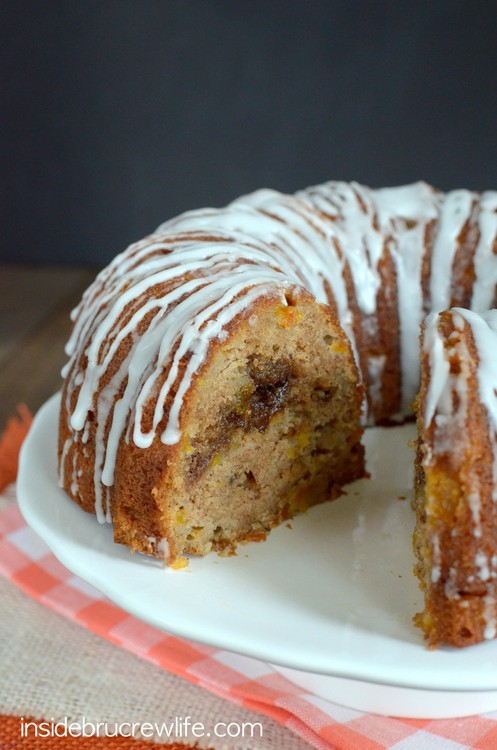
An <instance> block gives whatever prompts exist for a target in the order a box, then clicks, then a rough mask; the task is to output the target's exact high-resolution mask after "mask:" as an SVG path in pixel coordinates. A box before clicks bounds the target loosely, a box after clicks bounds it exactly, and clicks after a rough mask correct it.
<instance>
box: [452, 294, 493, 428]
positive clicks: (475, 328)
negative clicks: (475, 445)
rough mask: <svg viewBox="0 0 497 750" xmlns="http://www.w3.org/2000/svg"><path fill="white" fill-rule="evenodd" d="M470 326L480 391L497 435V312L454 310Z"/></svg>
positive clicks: (481, 398) (490, 422)
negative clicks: (477, 312)
mask: <svg viewBox="0 0 497 750" xmlns="http://www.w3.org/2000/svg"><path fill="white" fill-rule="evenodd" d="M454 313H457V314H458V315H459V316H460V317H461V318H464V320H465V321H466V322H467V323H468V324H469V325H470V327H471V332H472V335H473V340H474V342H475V346H476V350H477V353H478V368H477V374H478V391H479V396H480V400H481V402H482V404H483V405H484V406H485V408H486V410H487V414H488V421H489V427H490V434H491V436H493V438H494V441H495V436H496V434H497V310H489V311H487V312H485V313H483V314H482V315H478V314H476V313H474V312H472V311H471V310H463V309H462V308H460V307H457V308H454Z"/></svg>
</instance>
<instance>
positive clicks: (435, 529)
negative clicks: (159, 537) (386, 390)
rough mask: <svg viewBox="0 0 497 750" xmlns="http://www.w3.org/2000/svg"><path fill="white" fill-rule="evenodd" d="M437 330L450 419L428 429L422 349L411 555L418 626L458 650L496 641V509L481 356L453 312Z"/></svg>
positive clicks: (432, 640) (426, 360)
mask: <svg viewBox="0 0 497 750" xmlns="http://www.w3.org/2000/svg"><path fill="white" fill-rule="evenodd" d="M461 322H462V323H463V324H462V325H461ZM437 328H438V333H439V336H440V341H442V342H443V345H444V349H445V352H446V357H447V361H448V363H449V366H450V371H449V375H448V382H447V389H448V391H447V392H448V393H449V392H450V394H451V403H452V405H453V415H452V418H451V419H450V420H447V419H443V415H441V414H439V412H436V413H435V415H434V418H433V419H432V420H431V421H430V423H429V424H428V425H426V409H427V401H428V399H429V389H430V386H431V381H432V378H433V372H432V368H433V361H431V362H430V352H429V351H426V348H425V347H424V346H423V345H422V360H423V361H422V382H421V391H420V396H419V398H418V401H417V420H418V435H419V437H418V444H417V455H416V472H415V489H416V502H415V510H416V530H415V534H414V550H415V553H416V556H417V558H418V563H417V565H416V568H415V572H416V575H417V576H418V578H419V580H420V584H421V586H422V588H423V590H424V593H425V610H424V611H423V612H422V613H420V614H418V615H417V617H416V624H418V625H419V626H420V627H421V628H422V629H423V632H424V635H425V638H426V639H427V641H428V643H429V644H430V645H431V646H436V645H438V644H439V643H447V644H450V645H452V646H457V647H461V646H467V645H470V644H474V643H479V642H480V641H482V640H484V639H485V638H486V637H489V636H492V635H493V631H492V623H493V622H494V618H495V596H494V595H495V571H494V566H493V565H492V562H491V561H492V560H493V559H494V556H495V551H496V550H497V508H496V503H495V501H494V499H493V492H494V478H493V472H492V463H493V462H492V461H491V460H488V459H489V457H491V456H493V450H494V448H493V445H492V443H491V441H490V435H489V422H488V414H487V411H486V409H485V407H484V405H483V404H482V403H481V400H480V397H479V391H478V366H479V356H478V351H477V349H476V346H475V342H474V338H473V335H472V332H471V328H470V326H469V325H468V323H467V322H463V321H462V319H461V318H460V317H459V316H458V314H457V313H454V312H452V311H447V312H443V313H441V314H440V316H438V319H437ZM425 336H426V334H425V333H423V335H422V344H423V339H424V338H425ZM437 415H438V417H437ZM491 631H492V632H491Z"/></svg>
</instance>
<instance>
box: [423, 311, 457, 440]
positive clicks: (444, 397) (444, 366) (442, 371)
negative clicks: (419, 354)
mask: <svg viewBox="0 0 497 750" xmlns="http://www.w3.org/2000/svg"><path fill="white" fill-rule="evenodd" d="M438 323H439V315H438V313H431V314H430V315H428V317H427V318H426V320H425V330H424V340H423V345H424V350H425V352H427V353H428V355H429V363H430V385H429V389H428V392H427V394H426V400H425V406H424V421H425V425H426V426H427V427H429V425H430V424H431V421H432V419H433V417H434V416H435V413H436V412H438V413H442V414H448V415H450V414H451V413H452V399H451V394H450V389H449V387H448V386H449V375H450V364H449V360H448V358H447V356H446V352H445V347H444V343H443V339H442V336H441V334H440V332H439V330H438Z"/></svg>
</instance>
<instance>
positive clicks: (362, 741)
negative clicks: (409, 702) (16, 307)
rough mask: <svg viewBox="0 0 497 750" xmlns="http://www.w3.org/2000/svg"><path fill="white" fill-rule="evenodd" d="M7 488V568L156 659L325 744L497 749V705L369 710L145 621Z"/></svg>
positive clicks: (2, 563) (44, 598)
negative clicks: (422, 712) (446, 711)
mask: <svg viewBox="0 0 497 750" xmlns="http://www.w3.org/2000/svg"><path fill="white" fill-rule="evenodd" d="M0 478H1V477H0ZM2 496H3V497H5V498H9V499H10V500H11V501H14V502H12V503H11V504H10V505H9V506H8V507H7V508H6V509H5V510H4V511H2V512H1V513H0V573H3V575H4V576H6V577H7V578H8V579H9V580H10V581H12V582H13V583H15V584H16V585H17V586H19V587H20V588H21V589H22V590H23V591H25V592H26V593H27V594H28V595H29V596H31V597H33V598H34V599H36V600H37V601H39V602H41V603H42V604H43V605H45V606H46V607H49V608H50V609H52V610H54V611H56V612H58V613H59V614H60V615H62V616H64V617H66V618H68V619H69V620H72V621H73V622H76V623H79V624H80V625H82V626H83V627H86V628H88V629H89V630H91V631H93V632H94V633H98V634H99V635H100V636H102V637H103V638H107V639H108V640H110V641H112V642H113V643H115V644H117V645H119V646H121V647H122V648H125V649H127V650H128V651H131V652H132V653H134V654H136V655H138V656H140V657H142V658H144V659H147V660H148V661H150V662H152V663H153V664H156V665H158V666H159V667H162V668H163V669H166V670H168V671H170V672H174V673H175V674H177V675H180V676H181V677H183V678H185V679H187V680H190V681H191V682H194V683H195V684H197V685H199V686H201V687H204V688H206V689H207V690H210V691H212V692H213V693H215V694H216V695H218V696H221V697H223V698H226V699H227V700H230V701H233V702H234V703H236V704H238V705H242V706H245V707H246V708H249V709H252V710H255V711H259V712H260V713H263V714H266V715H267V716H270V717H271V718H272V719H274V720H276V721H278V722H280V723H281V724H283V725H284V726H286V727H287V728H289V729H291V730H293V731H294V732H295V733H296V734H298V735H299V736H301V737H302V738H303V739H305V740H306V741H307V742H309V743H310V744H312V745H314V746H315V747H317V748H320V749H321V750H358V748H360V750H496V748H497V711H496V712H492V713H490V714H485V715H481V716H471V717H468V718H463V719H447V720H419V719H396V718H388V717H383V716H376V715H372V714H365V713H362V712H361V711H355V710H352V709H349V708H344V707H342V706H338V705H335V704H333V703H330V702H328V701H325V700H323V699H321V698H317V697H316V696H314V695H310V694H308V693H306V692H305V691H304V690H302V689H301V688H298V687H296V686H295V685H293V684H292V683H290V682H288V681H287V680H285V679H284V678H283V677H282V676H281V675H278V674H276V673H275V672H273V671H272V670H271V668H270V667H269V666H268V665H267V664H265V663H264V662H262V661H258V660H257V659H252V658H248V657H245V656H240V655H237V654H234V653H230V652H227V651H223V650H221V649H216V648H213V647H211V646H204V645H201V644H198V643H193V642H190V641H186V640H184V639H182V638H177V637H175V636H171V635H167V634H166V633H164V632H163V631H161V630H158V629H156V628H153V627H151V626H149V625H146V624H145V623H143V622H140V621H139V620H137V619H136V618H134V617H132V616H131V615H128V614H127V613H126V612H124V611H123V610H122V609H120V608H119V607H117V606H116V605H114V604H112V602H110V601H109V600H108V599H106V597H104V596H103V595H102V594H101V593H100V592H99V591H98V590H97V589H95V588H94V587H93V586H90V585H89V584H88V583H86V582H85V581H83V580H81V579H80V578H77V577H76V576H74V575H73V574H72V573H70V571H68V570H67V569H66V568H64V566H63V565H62V564H61V563H60V562H59V561H58V560H57V559H56V558H55V556H54V555H53V554H52V553H51V552H50V550H49V548H48V547H47V546H46V545H45V543H44V542H43V541H42V540H41V539H40V537H38V536H37V534H36V533H35V532H34V531H33V530H32V529H30V528H29V527H28V526H27V525H26V522H25V521H24V519H23V517H22V516H21V513H20V511H19V509H18V506H17V503H16V502H15V484H14V483H12V484H10V485H8V486H7V487H6V488H5V489H4V490H3V492H2Z"/></svg>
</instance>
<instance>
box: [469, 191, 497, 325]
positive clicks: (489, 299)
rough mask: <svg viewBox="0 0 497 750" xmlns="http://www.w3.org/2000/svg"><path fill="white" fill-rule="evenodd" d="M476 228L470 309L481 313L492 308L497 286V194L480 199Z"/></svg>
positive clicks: (488, 194)
mask: <svg viewBox="0 0 497 750" xmlns="http://www.w3.org/2000/svg"><path fill="white" fill-rule="evenodd" d="M478 226H479V230H480V238H479V241H478V245H477V246H476V250H475V255H474V260H473V262H474V269H475V275H476V279H475V283H474V286H473V296H472V299H471V309H472V310H474V311H475V312H477V313H483V312H486V310H488V309H489V308H490V307H491V306H492V304H493V302H494V299H495V291H496V285H497V252H495V250H497V245H496V243H497V192H495V191H493V190H492V191H491V190H489V191H487V192H485V193H483V194H482V196H481V198H480V205H479V214H478Z"/></svg>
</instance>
